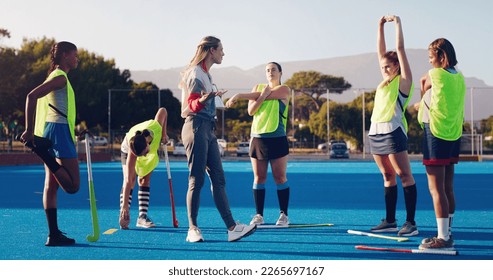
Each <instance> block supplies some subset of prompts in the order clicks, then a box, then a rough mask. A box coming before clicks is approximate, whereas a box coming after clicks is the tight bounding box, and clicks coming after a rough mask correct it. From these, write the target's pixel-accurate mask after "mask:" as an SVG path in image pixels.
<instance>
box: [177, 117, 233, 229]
mask: <svg viewBox="0 0 493 280" xmlns="http://www.w3.org/2000/svg"><path fill="white" fill-rule="evenodd" d="M214 125H215V124H214V122H212V121H209V120H205V119H202V118H200V117H191V116H189V117H187V119H186V120H185V124H184V125H183V128H182V132H181V137H182V140H183V145H184V146H185V149H186V153H187V159H188V169H189V170H190V173H189V176H188V192H187V209H188V223H189V226H190V227H192V226H197V216H198V214H199V204H200V191H201V190H202V186H203V185H204V180H205V173H206V172H207V175H208V176H209V178H210V181H211V191H212V197H213V198H214V203H215V205H216V208H217V210H218V211H219V213H220V214H221V218H222V219H223V221H224V224H225V225H226V227H227V228H230V227H232V226H234V225H235V224H236V223H235V221H234V219H233V215H232V214H231V209H230V207H229V202H228V197H227V195H226V189H225V187H226V180H225V178H224V170H223V166H222V162H221V156H220V154H219V146H218V144H217V138H216V136H215V135H214Z"/></svg>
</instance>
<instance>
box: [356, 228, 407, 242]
mask: <svg viewBox="0 0 493 280" xmlns="http://www.w3.org/2000/svg"><path fill="white" fill-rule="evenodd" d="M347 233H349V234H355V235H363V236H369V237H375V238H383V239H390V240H395V241H398V242H404V241H408V240H409V238H407V237H394V236H387V235H382V234H374V233H369V232H364V231H357V230H350V229H349V230H348V231H347Z"/></svg>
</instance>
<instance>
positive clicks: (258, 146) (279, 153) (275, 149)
mask: <svg viewBox="0 0 493 280" xmlns="http://www.w3.org/2000/svg"><path fill="white" fill-rule="evenodd" d="M288 154H289V144H288V138H287V137H286V136H281V137H273V138H257V137H253V138H252V140H251V141H250V152H249V153H248V155H249V156H250V157H251V158H256V159H258V160H270V159H276V158H282V157H284V156H287V155H288Z"/></svg>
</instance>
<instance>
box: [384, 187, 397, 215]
mask: <svg viewBox="0 0 493 280" xmlns="http://www.w3.org/2000/svg"><path fill="white" fill-rule="evenodd" d="M384 196H385V210H386V216H385V219H386V220H387V222H389V223H393V222H395V210H396V207H397V185H395V186H390V187H385V188H384Z"/></svg>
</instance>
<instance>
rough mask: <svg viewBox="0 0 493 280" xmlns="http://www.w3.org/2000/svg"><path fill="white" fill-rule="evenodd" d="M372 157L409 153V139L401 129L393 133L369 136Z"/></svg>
mask: <svg viewBox="0 0 493 280" xmlns="http://www.w3.org/2000/svg"><path fill="white" fill-rule="evenodd" d="M368 137H369V138H370V153H371V154H372V155H390V154H397V153H400V152H403V151H407V137H406V134H404V131H402V129H401V128H400V127H399V128H397V129H396V130H394V131H392V132H391V133H386V134H376V135H369V136H368Z"/></svg>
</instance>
